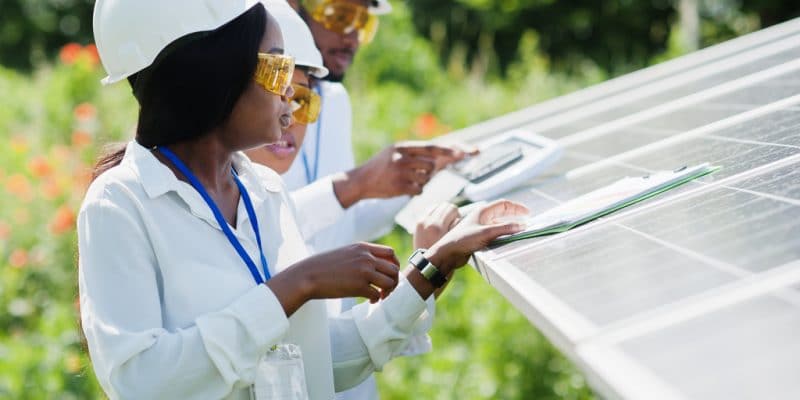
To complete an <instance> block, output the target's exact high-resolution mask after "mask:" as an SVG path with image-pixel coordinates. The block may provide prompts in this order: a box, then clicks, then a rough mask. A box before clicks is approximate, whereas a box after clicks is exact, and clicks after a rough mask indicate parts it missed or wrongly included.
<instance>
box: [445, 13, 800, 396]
mask: <svg viewBox="0 0 800 400" xmlns="http://www.w3.org/2000/svg"><path fill="white" fill-rule="evenodd" d="M515 127H523V128H528V129H530V130H533V131H534V132H537V133H541V134H544V135H546V136H549V137H551V138H554V139H557V140H558V141H559V142H560V143H562V144H563V145H564V146H565V149H566V152H565V155H564V157H563V159H562V160H561V161H560V162H559V163H558V164H557V165H555V166H554V167H553V168H552V169H551V171H550V173H549V174H548V175H546V176H542V177H539V178H537V179H536V180H534V181H531V182H530V183H529V184H527V185H526V186H524V187H522V188H519V189H517V190H515V191H513V192H511V193H507V194H506V195H505V196H504V197H506V198H510V199H514V200H517V201H520V202H522V203H524V204H526V205H527V206H528V207H529V208H530V209H531V210H532V211H533V212H534V213H539V212H543V211H545V210H548V209H550V208H552V207H554V206H556V205H558V204H561V203H563V202H566V201H569V200H571V199H574V198H575V197H577V196H580V195H582V194H585V193H587V192H590V191H592V190H594V189H597V188H600V187H603V186H605V185H608V184H610V183H612V182H614V181H616V180H618V179H619V178H621V177H624V176H636V175H642V174H644V173H648V172H652V171H656V170H663V169H673V168H675V167H678V166H681V165H693V164H698V163H701V162H706V161H707V162H711V163H712V164H716V165H721V166H722V167H723V169H722V170H720V171H718V172H717V173H715V174H713V175H711V176H707V177H704V178H701V179H699V180H697V181H693V182H690V183H689V184H686V185H684V186H681V187H679V188H677V189H674V190H671V191H669V192H666V193H664V194H662V195H659V196H657V197H655V198H653V199H650V200H648V201H645V202H642V203H639V204H636V205H634V206H632V207H628V208H625V209H623V210H620V211H618V212H617V213H614V214H611V215H609V216H606V217H604V218H601V219H600V220H597V221H593V222H590V223H588V224H586V225H583V226H581V227H578V228H576V229H574V230H572V231H568V232H566V233H562V234H558V235H553V236H546V237H539V238H534V239H529V240H523V241H519V242H514V243H511V244H508V245H505V246H500V247H496V248H492V249H489V250H486V251H483V252H479V253H477V254H476V255H475V264H476V268H477V269H478V270H479V271H480V273H481V274H482V275H483V276H484V277H485V278H486V279H487V281H488V282H489V283H490V284H492V285H493V286H494V287H495V288H497V290H498V291H500V292H501V293H502V294H503V295H504V296H505V297H506V298H507V299H508V300H509V301H511V303H512V304H513V305H514V306H515V307H517V308H518V309H519V310H521V311H522V312H523V313H524V314H525V315H526V316H528V318H529V319H530V320H531V321H532V322H533V323H534V324H535V325H536V326H537V327H539V328H540V329H541V330H542V332H544V333H545V334H546V335H547V336H548V337H549V338H550V339H551V340H552V341H553V343H554V344H555V345H556V346H558V347H559V348H560V349H561V350H562V351H564V353H565V354H567V355H568V356H569V357H570V358H571V359H572V360H573V361H575V363H576V365H578V366H579V367H580V368H581V369H582V370H583V371H584V372H585V373H586V375H587V377H588V378H589V380H590V382H591V383H592V385H593V387H594V388H595V389H596V390H598V391H599V392H600V393H602V394H603V395H605V396H608V397H614V398H616V397H624V398H703V399H706V398H724V399H729V398H792V397H800V380H798V379H797V378H798V377H799V376H800V341H798V340H797V337H800V19H798V20H794V21H790V22H788V23H785V24H782V25H780V26H777V27H774V28H770V29H767V30H764V31H761V32H757V33H754V34H751V35H747V36H745V37H742V38H739V39H735V40H732V41H730V42H727V43H724V44H721V45H719V46H715V47H712V48H709V49H706V50H703V51H700V52H697V53H695V54H692V55H689V56H686V57H683V58H680V59H677V60H673V61H670V62H668V63H664V64H662V65H659V66H656V67H653V68H648V69H646V70H643V71H640V72H637V73H633V74H630V75H628V76H624V77H621V78H618V79H614V80H612V81H609V82H606V83H603V84H600V85H597V86H595V87H592V88H588V89H585V90H581V91H578V92H576V93H574V94H571V95H568V96H564V97H562V98H558V99H554V100H551V101H548V102H545V103H543V104H541V105H537V106H533V107H531V108H528V109H525V110H521V111H519V112H516V113H513V114H510V115H508V116H504V117H501V118H498V119H496V120H493V121H490V122H487V123H484V124H479V125H477V126H474V127H470V128H468V129H466V130H464V131H461V132H457V133H454V134H453V135H451V136H450V137H448V138H445V139H443V140H444V141H448V140H472V141H474V140H479V139H480V138H484V137H487V136H491V135H492V134H495V133H497V132H501V131H503V130H506V129H510V128H515Z"/></svg>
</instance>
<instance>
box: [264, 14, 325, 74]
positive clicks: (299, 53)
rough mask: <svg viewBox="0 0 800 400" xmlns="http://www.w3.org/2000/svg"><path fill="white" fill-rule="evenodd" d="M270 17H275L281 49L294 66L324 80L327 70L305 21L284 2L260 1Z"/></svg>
mask: <svg viewBox="0 0 800 400" xmlns="http://www.w3.org/2000/svg"><path fill="white" fill-rule="evenodd" d="M262 2H263V3H264V6H266V7H267V10H269V13H270V15H272V16H273V17H275V19H276V20H277V21H278V25H279V26H280V27H281V33H283V49H284V51H285V52H286V54H288V55H290V56H292V57H294V65H297V66H302V67H308V68H309V69H310V73H311V75H313V76H315V77H317V78H324V77H325V75H328V69H327V68H325V66H324V65H323V64H322V54H320V53H319V50H318V49H317V45H316V44H314V37H313V36H311V30H310V29H308V25H306V23H305V21H303V19H302V18H300V15H299V14H297V11H295V10H294V9H293V8H292V7H291V6H290V5H289V3H287V2H286V0H262Z"/></svg>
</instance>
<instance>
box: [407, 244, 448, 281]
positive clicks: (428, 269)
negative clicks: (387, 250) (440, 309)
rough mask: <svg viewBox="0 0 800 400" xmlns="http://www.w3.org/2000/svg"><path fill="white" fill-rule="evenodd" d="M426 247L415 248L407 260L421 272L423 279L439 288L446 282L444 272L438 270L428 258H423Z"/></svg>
mask: <svg viewBox="0 0 800 400" xmlns="http://www.w3.org/2000/svg"><path fill="white" fill-rule="evenodd" d="M426 251H427V249H417V250H416V251H414V253H413V254H412V255H411V257H409V258H408V262H409V263H411V265H413V266H414V268H416V269H417V270H419V272H420V273H421V274H422V276H423V277H425V279H427V280H428V282H430V283H431V284H432V285H433V286H435V287H437V288H440V287H442V286H444V284H445V283H447V278H446V277H445V276H444V274H442V273H441V271H439V268H437V267H436V266H435V265H433V264H432V263H431V262H430V260H428V259H427V258H425V252H426Z"/></svg>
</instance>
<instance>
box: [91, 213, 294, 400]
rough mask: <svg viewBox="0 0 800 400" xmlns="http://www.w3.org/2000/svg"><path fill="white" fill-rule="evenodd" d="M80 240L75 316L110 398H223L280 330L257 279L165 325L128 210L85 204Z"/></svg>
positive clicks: (277, 314) (136, 223) (282, 322)
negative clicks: (221, 301)
mask: <svg viewBox="0 0 800 400" xmlns="http://www.w3.org/2000/svg"><path fill="white" fill-rule="evenodd" d="M78 238H79V241H78V246H79V252H80V261H79V289H80V303H81V321H82V324H83V330H84V332H85V334H86V338H87V341H88V344H89V351H90V355H91V358H92V363H93V366H94V369H95V373H96V375H97V377H98V379H99V381H100V384H101V385H102V386H103V389H104V390H105V391H106V393H107V394H108V396H109V397H110V398H112V399H162V398H164V399H167V398H174V399H177V398H180V399H193V398H222V397H225V396H226V395H228V394H230V393H231V392H232V391H233V390H234V389H237V388H244V387H247V386H249V385H250V384H252V382H253V379H254V374H255V369H256V364H257V363H258V360H259V358H260V356H261V355H262V354H264V353H265V352H266V350H267V349H268V348H269V347H270V346H271V345H272V344H274V343H277V342H278V341H279V340H280V339H281V338H282V337H283V336H284V335H285V333H286V331H287V330H288V327H289V322H288V319H287V318H286V315H285V313H284V311H283V308H282V307H281V305H280V303H279V302H278V299H277V298H276V297H275V295H274V294H273V293H272V292H271V291H270V290H269V289H268V288H267V287H266V286H265V285H258V286H255V287H253V288H252V289H250V290H248V291H246V292H245V293H243V294H242V295H241V296H240V297H238V298H237V299H236V300H235V301H233V302H232V303H231V304H229V305H228V306H226V307H224V308H222V309H220V310H218V311H214V312H210V313H207V314H203V315H200V316H199V317H197V318H196V320H195V323H194V324H192V325H190V326H188V327H186V328H185V329H177V330H167V329H165V328H164V327H163V326H164V325H163V320H162V318H163V316H162V309H161V304H162V303H161V297H160V292H159V282H160V279H161V278H160V276H159V273H158V267H157V266H158V263H157V260H156V257H155V255H154V252H153V248H152V246H151V244H150V242H149V239H148V235H147V232H146V230H145V229H144V226H143V224H142V222H141V220H140V219H138V217H137V214H136V211H135V209H127V208H123V207H120V206H119V203H118V202H116V201H109V200H107V199H103V198H99V199H95V200H93V201H92V202H91V203H88V204H85V205H84V207H83V209H82V210H81V213H80V215H79V219H78Z"/></svg>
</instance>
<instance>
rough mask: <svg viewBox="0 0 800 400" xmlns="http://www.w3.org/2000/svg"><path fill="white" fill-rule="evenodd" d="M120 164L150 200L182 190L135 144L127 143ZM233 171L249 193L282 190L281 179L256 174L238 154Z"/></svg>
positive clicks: (167, 168)
mask: <svg viewBox="0 0 800 400" xmlns="http://www.w3.org/2000/svg"><path fill="white" fill-rule="evenodd" d="M122 162H123V163H127V164H129V165H130V166H131V167H132V168H133V169H134V170H135V171H136V173H137V174H138V175H139V179H141V183H142V186H143V187H144V190H145V192H146V193H147V195H148V196H150V198H156V197H158V196H161V195H163V194H165V193H167V192H169V191H179V190H180V189H178V188H179V187H180V186H181V181H179V180H178V178H177V177H176V176H175V174H173V173H172V171H171V170H170V169H169V167H167V166H166V165H164V164H163V163H162V162H161V161H159V160H158V159H157V158H156V156H155V155H153V153H152V152H151V150H150V149H148V148H145V147H143V146H142V145H140V144H139V143H136V141H131V142H130V143H128V146H127V148H126V149H125V156H124V157H123V160H122ZM233 168H234V169H235V170H236V172H237V173H238V174H239V179H241V181H242V183H243V184H244V185H245V186H246V187H247V188H248V189H250V188H258V187H260V188H263V189H266V190H267V191H270V192H273V193H278V192H280V191H281V190H282V184H281V181H280V176H278V175H277V174H259V173H257V172H256V171H255V169H254V166H253V163H252V162H251V161H250V159H248V158H247V156H245V155H244V154H243V153H241V152H236V153H234V154H233ZM248 191H250V190H248Z"/></svg>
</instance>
